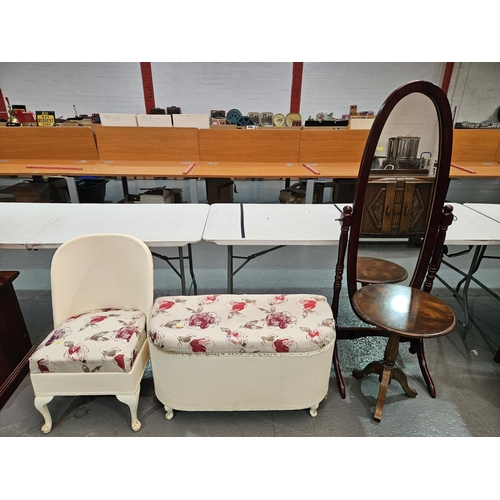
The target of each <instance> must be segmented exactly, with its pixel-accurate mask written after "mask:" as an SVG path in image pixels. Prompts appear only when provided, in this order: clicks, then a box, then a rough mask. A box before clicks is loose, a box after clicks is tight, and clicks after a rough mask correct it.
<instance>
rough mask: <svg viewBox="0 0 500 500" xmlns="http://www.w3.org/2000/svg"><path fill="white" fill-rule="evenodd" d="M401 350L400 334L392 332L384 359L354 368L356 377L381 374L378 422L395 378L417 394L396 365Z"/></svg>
mask: <svg viewBox="0 0 500 500" xmlns="http://www.w3.org/2000/svg"><path fill="white" fill-rule="evenodd" d="M398 350H399V335H398V334H397V333H391V335H390V337H389V341H388V342H387V346H386V348H385V352H384V360H383V361H372V362H371V363H369V364H368V365H366V367H365V368H364V369H363V370H353V372H352V374H353V376H354V377H355V378H358V379H359V378H363V377H364V376H365V375H368V374H370V373H377V374H378V375H380V377H379V378H380V389H379V392H378V397H377V404H376V406H375V413H374V415H373V419H374V420H376V421H377V422H380V421H381V420H382V412H383V410H384V403H385V397H386V394H387V388H388V387H389V384H390V383H391V380H392V379H394V380H396V382H399V384H400V385H401V387H402V388H403V391H404V392H405V394H406V395H407V396H408V397H410V398H414V397H416V395H417V391H415V390H414V389H412V388H411V387H410V386H409V385H408V380H407V378H406V375H405V374H404V372H403V370H401V368H399V367H398V366H396V358H397V356H398Z"/></svg>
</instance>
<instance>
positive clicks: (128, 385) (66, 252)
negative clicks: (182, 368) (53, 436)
mask: <svg viewBox="0 0 500 500" xmlns="http://www.w3.org/2000/svg"><path fill="white" fill-rule="evenodd" d="M51 287H52V308H53V317H54V327H55V329H54V330H53V331H52V332H51V333H50V334H49V335H48V336H47V338H46V339H45V340H44V341H43V342H42V343H41V344H40V346H39V347H38V349H37V350H36V351H35V352H34V353H33V355H32V356H31V358H30V363H29V364H30V377H31V382H32V385H33V390H34V393H35V407H36V408H37V410H38V411H39V412H40V413H41V414H42V415H43V417H44V419H45V423H44V425H43V427H42V432H44V433H48V432H50V431H51V429H52V418H51V415H50V412H49V410H48V406H47V405H48V403H49V402H50V401H51V400H52V399H53V397H54V396H74V395H104V394H113V395H116V397H117V398H118V400H119V401H121V402H123V403H125V404H127V405H128V406H129V408H130V414H131V419H132V429H133V430H134V431H138V430H139V429H140V428H141V423H140V421H139V420H138V418H137V405H138V400H139V392H140V382H141V378H142V376H143V374H144V370H145V368H146V364H147V361H148V359H149V347H148V342H147V340H146V322H147V318H148V316H149V314H150V311H151V307H152V304H153V259H152V256H151V252H150V250H149V249H148V247H147V246H146V244H145V243H143V242H142V241H140V240H138V239H137V238H135V237H132V236H129V235H124V234H91V235H85V236H80V237H77V238H75V239H73V240H70V241H68V242H66V243H64V244H63V245H61V246H60V247H59V248H58V249H57V251H56V252H55V254H54V257H53V260H52V265H51Z"/></svg>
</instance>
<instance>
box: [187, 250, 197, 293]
mask: <svg viewBox="0 0 500 500" xmlns="http://www.w3.org/2000/svg"><path fill="white" fill-rule="evenodd" d="M187 247H188V264H189V274H190V275H191V281H192V283H193V292H194V294H195V295H198V284H197V283H196V277H195V275H194V267H193V251H192V249H191V243H188V246H187Z"/></svg>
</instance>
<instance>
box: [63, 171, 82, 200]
mask: <svg viewBox="0 0 500 500" xmlns="http://www.w3.org/2000/svg"><path fill="white" fill-rule="evenodd" d="M66 183H67V184H68V193H69V199H70V201H71V203H80V198H79V196H78V189H77V188H76V181H75V178H74V177H66Z"/></svg>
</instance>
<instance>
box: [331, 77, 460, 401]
mask: <svg viewBox="0 0 500 500" xmlns="http://www.w3.org/2000/svg"><path fill="white" fill-rule="evenodd" d="M413 93H420V94H423V95H425V96H427V97H428V98H429V99H430V100H431V101H432V103H433V104H434V107H435V110H436V114H437V118H438V130H439V140H438V145H439V152H438V157H437V165H436V174H435V184H434V191H433V195H432V198H431V206H430V208H429V212H428V219H427V227H426V231H425V234H424V236H423V243H422V246H421V249H420V253H419V256H418V260H417V264H416V267H415V271H414V273H413V276H412V278H411V281H410V286H411V287H414V288H418V289H420V288H421V287H422V284H423V282H424V279H425V278H426V275H427V276H428V277H427V280H426V283H425V289H426V291H430V289H431V288H432V281H433V279H434V276H435V273H436V272H437V267H438V265H439V258H440V255H439V256H438V255H436V253H437V252H436V250H438V247H442V245H443V243H444V237H445V234H446V233H445V232H446V227H447V225H449V224H450V223H451V219H452V214H451V209H448V210H447V211H446V214H445V215H446V217H447V219H446V221H445V223H444V229H443V214H444V205H445V199H446V194H447V191H448V184H449V173H450V164H451V153H452V147H453V119H452V115H451V109H450V104H449V102H448V98H447V96H446V94H445V93H444V91H443V90H442V89H441V88H439V87H438V86H436V85H435V84H433V83H430V82H427V81H420V80H419V81H413V82H409V83H407V84H405V85H403V86H401V87H399V88H398V89H396V90H395V91H394V92H392V93H391V94H390V95H389V97H388V98H387V99H386V100H385V102H384V103H383V104H382V106H381V108H380V110H379V112H378V114H377V116H376V118H375V120H374V122H373V125H372V127H371V130H370V133H369V135H368V139H367V141H366V145H365V149H364V152H363V156H362V159H361V164H360V169H359V174H358V178H357V181H356V190H355V195H354V203H353V206H352V208H351V207H350V206H348V207H344V210H343V212H342V215H341V218H340V224H341V233H340V238H339V250H338V260H337V264H336V268H335V281H334V287H333V302H332V309H333V313H334V318H335V322H336V329H337V339H338V340H345V339H351V340H352V339H356V338H360V337H368V336H387V334H386V332H385V331H383V330H381V329H378V328H376V327H372V326H370V325H367V326H366V327H343V326H342V325H339V324H338V311H339V301H340V291H341V289H342V278H343V274H344V262H345V256H346V250H347V266H346V268H347V277H346V279H347V289H348V295H349V301H350V302H351V300H352V297H353V295H354V293H355V292H356V290H357V287H358V283H357V280H356V263H357V258H358V243H359V238H360V229H361V220H362V216H363V204H364V199H365V196H366V190H367V185H368V180H369V177H370V173H371V171H372V170H371V168H372V161H373V158H374V156H375V152H376V148H377V145H378V143H379V139H380V136H381V134H382V131H383V129H384V126H385V124H386V122H387V120H388V118H389V116H390V114H391V112H392V111H393V109H394V108H395V106H396V105H397V104H398V103H399V102H400V101H401V100H402V99H404V98H405V97H407V96H408V95H410V94H413ZM431 267H433V268H435V269H433V270H432V272H431V273H429V274H430V276H429V274H428V271H429V269H430V268H431ZM401 341H408V342H410V352H411V353H413V354H417V356H418V361H419V365H420V369H421V372H422V375H423V377H424V380H425V382H426V385H427V388H428V390H429V393H430V395H431V396H432V397H435V396H436V391H435V387H434V383H433V381H432V378H431V376H430V373H429V370H428V368H427V363H426V359H425V353H424V346H423V340H422V339H404V338H402V339H401ZM333 363H334V369H335V373H336V376H337V381H338V384H339V390H340V393H341V396H342V398H345V397H346V395H345V384H344V380H343V376H342V373H341V369H340V364H339V360H338V349H337V345H336V346H335V349H334V357H333Z"/></svg>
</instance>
